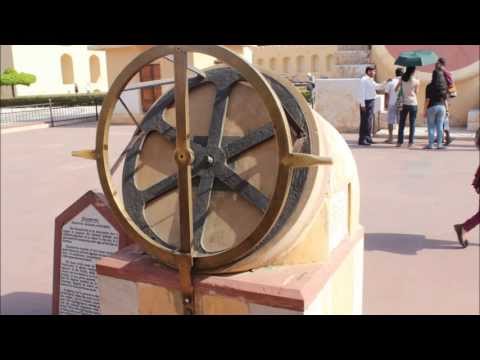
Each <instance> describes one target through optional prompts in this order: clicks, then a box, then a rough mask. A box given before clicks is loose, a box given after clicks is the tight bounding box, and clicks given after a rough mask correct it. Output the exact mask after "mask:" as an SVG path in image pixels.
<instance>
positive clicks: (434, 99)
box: [423, 70, 448, 149]
mask: <svg viewBox="0 0 480 360" xmlns="http://www.w3.org/2000/svg"><path fill="white" fill-rule="evenodd" d="M439 76H443V74H442V73H441V72H439V71H436V70H434V71H433V73H432V81H431V82H430V84H428V85H427V88H426V94H425V107H424V111H423V116H424V117H426V118H427V127H428V145H427V146H425V149H433V143H434V142H435V131H436V132H437V139H438V141H437V149H445V147H444V146H443V129H444V121H445V117H446V114H447V110H448V104H447V93H446V91H443V90H441V89H440V90H439V89H438V88H436V87H435V84H436V83H437V82H438V77H439Z"/></svg>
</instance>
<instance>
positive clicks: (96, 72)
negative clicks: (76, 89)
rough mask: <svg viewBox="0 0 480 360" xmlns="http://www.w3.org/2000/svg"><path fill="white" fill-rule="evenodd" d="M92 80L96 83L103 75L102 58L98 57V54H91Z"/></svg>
mask: <svg viewBox="0 0 480 360" xmlns="http://www.w3.org/2000/svg"><path fill="white" fill-rule="evenodd" d="M89 62H90V82H91V83H93V84H95V83H96V82H98V80H99V79H100V76H101V71H100V60H99V59H98V56H96V55H92V56H90V60H89Z"/></svg>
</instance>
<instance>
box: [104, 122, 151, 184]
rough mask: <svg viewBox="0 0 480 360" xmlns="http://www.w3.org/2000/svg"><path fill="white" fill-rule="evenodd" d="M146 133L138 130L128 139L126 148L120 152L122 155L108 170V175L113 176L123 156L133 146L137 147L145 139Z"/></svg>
mask: <svg viewBox="0 0 480 360" xmlns="http://www.w3.org/2000/svg"><path fill="white" fill-rule="evenodd" d="M145 135H146V133H145V132H144V131H143V130H140V132H139V133H138V134H136V135H134V136H133V137H132V138H131V139H130V142H129V143H128V144H127V146H126V147H125V149H124V150H123V151H122V153H121V154H120V156H119V157H118V159H117V160H116V161H115V162H114V163H113V166H112V168H111V170H110V174H111V175H113V174H114V173H115V171H117V169H118V168H119V166H120V164H121V162H122V160H123V159H124V158H125V156H126V155H127V152H129V151H130V150H132V149H133V147H134V146H135V145H137V143H138V142H139V141H140V140H142V139H143V138H144V137H145Z"/></svg>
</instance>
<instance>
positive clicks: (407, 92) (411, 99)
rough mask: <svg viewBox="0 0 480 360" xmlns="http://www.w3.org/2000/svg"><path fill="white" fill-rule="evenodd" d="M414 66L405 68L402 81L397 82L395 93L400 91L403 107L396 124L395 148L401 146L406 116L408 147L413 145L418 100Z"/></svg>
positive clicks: (417, 83)
mask: <svg viewBox="0 0 480 360" xmlns="http://www.w3.org/2000/svg"><path fill="white" fill-rule="evenodd" d="M415 70H416V68H415V66H409V67H407V70H406V71H405V74H403V76H402V81H400V82H399V84H398V85H397V87H396V89H395V91H397V92H398V91H400V89H401V91H402V97H403V107H402V110H401V111H400V119H399V124H398V140H397V147H401V146H402V145H403V137H404V136H403V133H404V131H405V121H406V119H407V115H408V117H409V120H410V133H409V138H408V146H409V147H411V146H413V144H414V143H415V122H416V120H417V111H418V100H417V93H418V87H419V85H420V81H418V80H417V79H416V78H415V77H414V74H415Z"/></svg>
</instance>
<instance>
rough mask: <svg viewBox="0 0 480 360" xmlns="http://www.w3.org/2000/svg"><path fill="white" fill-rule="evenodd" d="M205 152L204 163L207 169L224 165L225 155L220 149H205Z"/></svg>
mask: <svg viewBox="0 0 480 360" xmlns="http://www.w3.org/2000/svg"><path fill="white" fill-rule="evenodd" d="M206 150H207V151H206V154H205V161H206V163H207V164H208V166H209V167H213V166H215V165H216V164H224V163H225V153H224V151H223V150H222V149H220V148H218V147H207V149H206Z"/></svg>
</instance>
